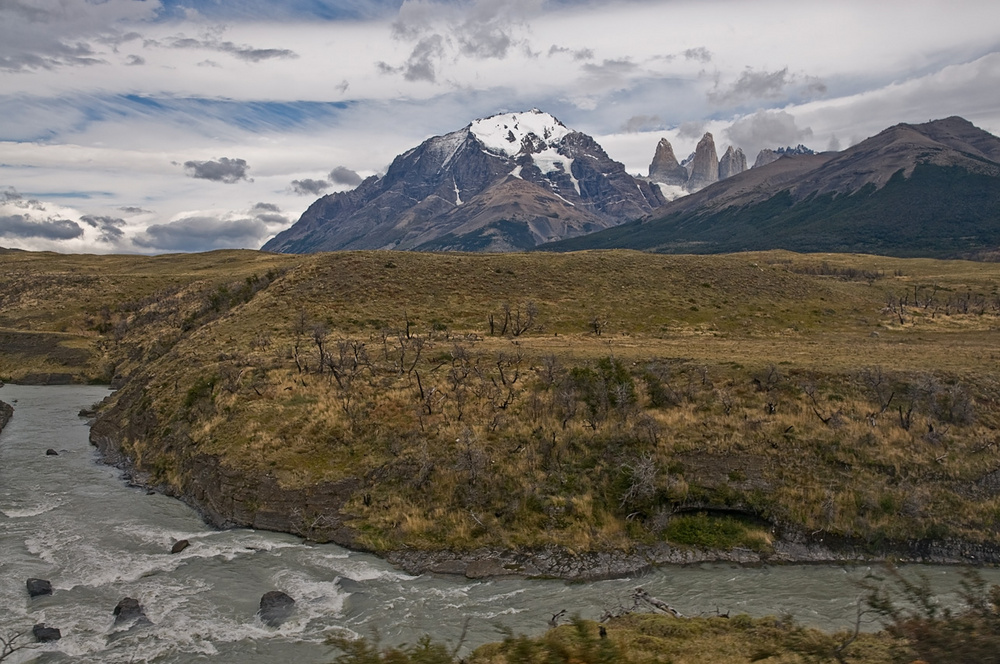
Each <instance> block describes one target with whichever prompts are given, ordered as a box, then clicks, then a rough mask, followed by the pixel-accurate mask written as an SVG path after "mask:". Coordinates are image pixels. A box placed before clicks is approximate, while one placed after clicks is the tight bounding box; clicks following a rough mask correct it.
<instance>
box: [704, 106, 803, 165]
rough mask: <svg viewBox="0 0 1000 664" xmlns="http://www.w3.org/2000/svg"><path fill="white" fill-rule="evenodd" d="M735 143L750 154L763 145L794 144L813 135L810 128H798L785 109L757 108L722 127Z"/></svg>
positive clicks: (767, 146)
mask: <svg viewBox="0 0 1000 664" xmlns="http://www.w3.org/2000/svg"><path fill="white" fill-rule="evenodd" d="M724 133H725V135H726V136H727V137H728V138H729V140H730V141H732V142H733V143H734V144H736V145H738V146H739V147H741V148H743V151H744V152H746V154H747V157H748V158H752V157H753V156H754V155H756V154H757V152H759V151H760V150H761V149H763V148H778V147H784V146H786V145H797V144H798V143H800V142H802V141H803V140H806V139H808V138H809V137H810V136H812V134H813V132H812V129H810V128H809V127H806V128H804V129H799V127H798V125H797V124H796V122H795V117H794V116H793V115H792V114H790V113H787V112H785V111H764V110H760V111H757V112H756V113H754V114H753V115H748V116H745V117H743V118H741V119H739V120H737V121H736V122H734V123H733V124H732V125H730V126H729V128H727V129H726V130H725V131H724Z"/></svg>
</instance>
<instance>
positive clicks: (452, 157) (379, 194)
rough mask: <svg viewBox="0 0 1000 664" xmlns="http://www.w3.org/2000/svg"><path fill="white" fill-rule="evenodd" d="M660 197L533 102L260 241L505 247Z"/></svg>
mask: <svg viewBox="0 0 1000 664" xmlns="http://www.w3.org/2000/svg"><path fill="white" fill-rule="evenodd" d="M664 202H666V201H665V199H664V198H663V196H662V195H661V194H660V191H659V189H658V188H657V187H655V186H654V185H652V184H650V183H648V182H644V181H638V180H636V179H634V178H633V177H632V176H631V175H629V174H628V173H627V172H626V171H625V167H624V166H623V165H622V164H621V163H619V162H616V161H614V160H612V159H611V158H609V157H608V155H607V153H605V152H604V150H603V149H602V148H601V146H600V145H598V144H597V142H596V141H594V139H593V138H591V137H590V136H587V135H586V134H583V133H580V132H577V131H572V130H571V129H569V128H567V127H566V126H565V125H563V124H562V123H561V122H559V121H558V120H557V119H555V118H554V117H552V116H551V115H549V114H547V113H543V112H541V111H538V110H531V111H528V112H525V113H504V114H500V115H495V116H492V117H489V118H485V119H481V120H476V121H475V122H472V123H470V124H469V125H468V126H466V127H464V128H463V129H460V130H458V131H455V132H452V133H450V134H446V135H444V136H435V137H433V138H430V139H428V140H426V141H424V142H423V143H422V144H421V145H420V146H418V147H416V148H414V149H412V150H410V151H408V152H406V153H404V154H402V155H400V156H398V157H397V158H396V159H395V160H394V161H393V163H392V165H390V166H389V169H388V170H387V171H386V173H385V175H383V176H381V177H371V178H368V179H367V180H365V181H364V182H362V183H361V184H360V185H359V186H358V187H357V188H356V189H354V190H353V191H349V192H343V193H336V194H331V195H328V196H324V197H323V198H321V199H319V200H318V201H316V202H315V203H314V204H313V205H312V206H310V207H309V209H308V210H306V212H305V213H304V214H303V215H302V217H301V218H300V219H299V221H298V222H297V223H295V224H294V225H293V226H292V227H291V228H289V229H287V230H285V231H283V232H282V233H279V234H278V235H277V236H276V237H274V238H273V239H271V240H270V241H268V242H267V243H266V244H265V245H264V247H263V249H264V250H266V251H277V252H282V253H306V252H313V251H332V250H338V249H416V250H451V249H454V250H471V251H511V250H522V249H527V248H530V247H534V246H535V245H537V244H540V243H542V242H548V241H552V240H558V239H563V238H567V237H574V236H577V235H582V234H585V233H589V232H593V231H597V230H601V229H604V228H609V227H611V226H614V225H617V224H619V223H622V222H623V221H630V220H632V219H636V218H639V217H641V216H644V215H646V214H648V213H649V212H650V211H652V210H653V209H654V208H656V207H658V206H660V205H662V204H663V203H664Z"/></svg>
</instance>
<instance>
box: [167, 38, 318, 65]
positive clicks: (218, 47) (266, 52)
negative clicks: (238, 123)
mask: <svg viewBox="0 0 1000 664" xmlns="http://www.w3.org/2000/svg"><path fill="white" fill-rule="evenodd" d="M147 45H156V46H159V45H161V44H160V43H159V42H156V41H149V42H147ZM164 45H165V46H167V47H168V48H178V49H202V50H208V51H218V52H219V53H228V54H229V55H232V56H233V57H235V58H238V59H240V60H244V61H246V62H261V61H262V60H272V59H276V58H277V59H295V58H298V57H299V55H298V53H296V52H295V51H292V50H290V49H287V48H255V47H253V46H248V45H240V44H236V43H234V42H231V41H220V40H219V39H216V38H214V37H206V38H204V39H194V38H192V37H172V38H170V39H168V40H166V42H165V44H164Z"/></svg>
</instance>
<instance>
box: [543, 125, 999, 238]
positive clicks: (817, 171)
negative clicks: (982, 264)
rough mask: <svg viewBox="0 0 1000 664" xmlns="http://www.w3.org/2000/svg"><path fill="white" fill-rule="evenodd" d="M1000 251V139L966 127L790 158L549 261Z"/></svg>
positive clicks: (892, 132)
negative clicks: (573, 255) (567, 257)
mask: <svg viewBox="0 0 1000 664" xmlns="http://www.w3.org/2000/svg"><path fill="white" fill-rule="evenodd" d="M998 247H1000V139H998V138H997V137H996V136H993V135H992V134H989V133H987V132H985V131H983V130H981V129H979V128H977V127H975V126H974V125H973V124H972V123H970V122H969V121H967V120H964V119H962V118H959V117H951V118H946V119H944V120H935V121H932V122H928V123H925V124H917V125H911V124H899V125H896V126H894V127H890V128H888V129H886V130H884V131H883V132H881V133H879V134H878V135H876V136H873V137H871V138H869V139H867V140H865V141H862V142H861V143H858V144H857V145H855V146H853V147H851V148H849V149H847V150H844V151H842V152H825V153H820V154H806V153H802V151H799V150H790V151H786V152H785V154H784V155H783V156H781V157H780V158H779V159H777V160H776V161H774V162H772V163H769V164H766V165H763V166H758V167H755V168H751V169H749V170H747V171H744V172H742V173H739V174H738V175H734V176H733V177H731V178H728V179H726V180H721V181H719V182H717V183H716V184H713V185H711V186H708V187H706V188H704V189H702V190H700V191H698V192H696V193H694V194H691V195H690V196H686V197H684V198H680V199H677V200H676V201H673V202H671V203H668V204H666V205H665V206H663V207H661V208H660V209H658V210H656V211H654V212H653V213H652V214H650V215H648V216H646V217H645V218H643V219H641V220H638V221H635V222H631V223H628V224H623V225H621V226H618V227H616V228H613V229H610V230H607V231H602V232H599V233H594V234H592V235H588V236H586V237H581V238H575V239H571V240H566V241H563V242H559V243H553V244H550V245H546V246H545V247H544V248H545V249H547V250H555V251H570V250H576V249H597V248H630V249H644V250H651V251H657V252H665V253H721V252H731V251H744V250H765V249H790V250H793V251H825V252H863V253H874V254H885V255H893V256H932V257H976V256H980V255H983V254H985V253H988V252H993V251H996V250H997V248H998Z"/></svg>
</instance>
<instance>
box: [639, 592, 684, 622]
mask: <svg viewBox="0 0 1000 664" xmlns="http://www.w3.org/2000/svg"><path fill="white" fill-rule="evenodd" d="M632 596H633V597H634V598H635V599H636V600H639V601H643V602H645V603H646V604H649V605H650V606H653V607H655V608H657V609H659V610H660V611H663V612H664V613H669V614H670V615H672V616H673V617H674V618H683V617H684V616H682V615H681V612H680V611H678V610H677V609H675V608H674V607H672V606H670V605H669V604H667V603H666V602H664V601H663V600H659V599H656V598H655V597H653V596H652V595H650V594H649V593H647V592H646V591H645V590H643V589H642V588H636V589H635V593H633V595H632Z"/></svg>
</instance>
